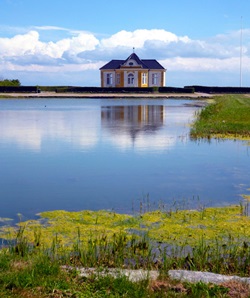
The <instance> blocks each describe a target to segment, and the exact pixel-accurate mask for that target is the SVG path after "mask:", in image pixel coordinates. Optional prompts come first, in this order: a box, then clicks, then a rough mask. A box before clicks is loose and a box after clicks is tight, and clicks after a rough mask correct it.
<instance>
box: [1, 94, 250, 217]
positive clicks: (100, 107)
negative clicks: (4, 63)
mask: <svg viewBox="0 0 250 298" xmlns="http://www.w3.org/2000/svg"><path fill="white" fill-rule="evenodd" d="M192 102H193V101H192ZM190 103H191V101H189V100H171V99H168V100H141V99H140V100H111V99H110V100H107V99H102V100H98V99H90V100H88V99H34V100H33V99H28V100H25V99H23V100H0V200H1V201H0V202H1V205H0V206H1V209H0V217H11V218H14V219H16V214H17V213H21V214H23V218H24V219H27V218H32V217H34V215H35V214H36V213H38V212H40V211H44V210H54V209H66V210H82V209H91V210H99V209H114V210H115V211H118V212H128V213H131V212H132V211H133V209H139V205H140V202H141V201H150V203H151V204H152V205H155V206H157V204H158V203H160V202H162V203H164V204H166V205H168V206H171V205H172V204H173V203H174V202H179V203H180V204H181V206H182V207H185V206H187V207H190V206H192V205H193V204H196V205H197V204H198V203H199V202H198V203H197V201H200V202H202V204H205V205H213V206H214V205H216V206H218V205H226V204H231V203H238V202H239V201H240V199H241V197H240V194H242V193H245V194H246V193H249V191H247V189H248V188H249V187H250V179H249V173H250V152H249V146H247V145H246V144H245V143H243V142H240V141H239V142H238V141H237V142H235V141H220V142H218V141H216V140H212V141H211V142H210V143H208V142H204V141H202V142H194V141H190V140H189V129H190V126H189V125H190V123H191V122H192V120H193V117H194V113H195V111H197V110H198V109H199V108H197V107H191V106H190V105H189V104H190Z"/></svg>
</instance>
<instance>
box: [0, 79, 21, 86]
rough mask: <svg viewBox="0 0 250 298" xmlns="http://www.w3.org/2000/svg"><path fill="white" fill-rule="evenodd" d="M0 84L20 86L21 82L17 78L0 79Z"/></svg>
mask: <svg viewBox="0 0 250 298" xmlns="http://www.w3.org/2000/svg"><path fill="white" fill-rule="evenodd" d="M0 86H21V83H20V81H19V80H17V79H16V80H8V79H4V80H0Z"/></svg>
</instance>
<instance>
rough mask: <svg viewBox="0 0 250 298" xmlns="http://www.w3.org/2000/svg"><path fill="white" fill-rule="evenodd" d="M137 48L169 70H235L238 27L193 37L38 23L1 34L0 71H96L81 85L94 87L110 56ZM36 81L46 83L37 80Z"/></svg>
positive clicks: (247, 33) (249, 60) (249, 62)
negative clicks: (103, 33)
mask: <svg viewBox="0 0 250 298" xmlns="http://www.w3.org/2000/svg"><path fill="white" fill-rule="evenodd" d="M20 31H21V30H20ZM44 32H46V34H47V33H48V32H49V33H50V34H51V35H50V39H49V40H44ZM57 33H58V34H57ZM58 36H60V38H58ZM243 36H244V43H243V47H242V53H243V59H244V68H245V72H246V73H247V69H250V55H249V49H250V47H249V45H250V30H249V29H245V30H244V31H243ZM47 38H48V37H47ZM133 48H135V51H136V53H137V54H138V55H139V57H141V58H144V59H147V58H155V59H157V60H159V61H160V62H161V63H162V65H163V66H164V67H165V68H167V69H168V71H169V72H170V73H171V72H178V71H179V72H192V73H197V74H198V73H199V72H209V73H211V72H215V73H219V72H232V73H236V72H238V69H239V56H240V32H239V31H235V32H229V33H227V34H224V35H223V34H221V35H217V36H214V37H212V38H210V39H207V40H195V39H191V38H190V37H188V36H177V35H176V34H174V33H172V32H169V31H166V30H164V29H152V30H147V29H138V30H135V31H133V32H131V31H126V30H122V31H120V32H117V33H115V34H113V35H111V36H105V37H98V36H97V35H95V34H93V33H90V32H85V31H70V30H68V29H67V28H60V27H54V26H43V27H34V28H32V29H31V30H29V31H27V32H25V33H19V34H16V35H14V36H12V37H2V38H0V62H1V64H0V75H1V76H3V77H6V74H9V75H11V76H12V77H15V78H18V79H20V80H21V82H22V83H23V84H25V83H26V84H28V81H27V82H23V81H22V78H20V77H19V76H18V74H20V72H23V73H25V74H26V76H24V77H26V78H28V73H29V72H36V73H37V74H39V73H40V74H41V75H42V76H40V78H42V77H44V76H45V74H46V73H50V74H51V73H54V74H55V78H54V81H53V82H51V84H57V83H60V82H59V81H60V78H62V76H65V74H67V73H69V72H74V73H81V72H85V71H90V70H91V71H92V74H90V77H91V78H92V79H93V75H94V73H95V76H96V79H94V81H89V82H86V81H85V82H82V85H89V86H91V85H92V86H95V85H99V68H100V67H101V66H102V65H103V64H105V63H107V62H108V61H109V60H111V59H125V58H127V56H128V55H129V54H130V53H131V52H132V49H133ZM43 75H44V76H43ZM249 76H250V74H249ZM83 77H84V75H83ZM85 77H87V75H85ZM26 80H27V79H26ZM50 81H51V80H50ZM79 81H80V78H79ZM197 83H199V82H197ZM37 84H48V82H41V81H39V80H38V81H37ZM65 84H67V82H65ZM173 85H174V84H173Z"/></svg>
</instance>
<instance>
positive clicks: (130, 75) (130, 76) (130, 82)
mask: <svg viewBox="0 0 250 298" xmlns="http://www.w3.org/2000/svg"><path fill="white" fill-rule="evenodd" d="M134 81H135V77H134V75H133V74H132V73H130V74H129V75H128V85H133V84H134Z"/></svg>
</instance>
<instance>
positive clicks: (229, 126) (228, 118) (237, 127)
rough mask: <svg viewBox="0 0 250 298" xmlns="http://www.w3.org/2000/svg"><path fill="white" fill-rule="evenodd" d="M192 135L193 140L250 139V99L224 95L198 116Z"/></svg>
mask: <svg viewBox="0 0 250 298" xmlns="http://www.w3.org/2000/svg"><path fill="white" fill-rule="evenodd" d="M190 135H191V137H192V138H195V139H197V138H211V137H223V138H247V139H249V138H250V98H249V97H246V96H244V95H224V96H218V97H215V98H214V103H212V104H209V105H208V106H207V107H205V108H204V109H203V110H202V111H201V112H200V113H199V115H198V117H197V120H196V122H195V123H194V125H193V127H192V129H191V132H190Z"/></svg>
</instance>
